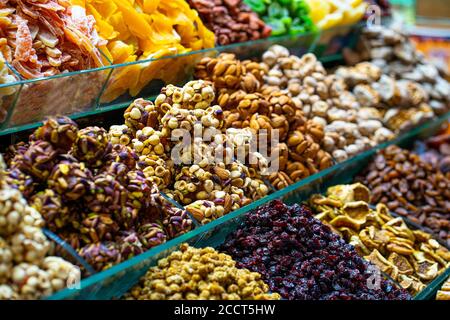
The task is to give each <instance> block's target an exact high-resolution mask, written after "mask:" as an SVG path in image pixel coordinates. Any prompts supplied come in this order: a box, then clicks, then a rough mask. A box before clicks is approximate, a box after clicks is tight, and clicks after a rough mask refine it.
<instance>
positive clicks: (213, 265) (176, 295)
mask: <svg viewBox="0 0 450 320" xmlns="http://www.w3.org/2000/svg"><path fill="white" fill-rule="evenodd" d="M268 288H269V287H268V285H267V284H265V283H264V282H263V281H262V280H261V275H260V274H259V273H257V272H250V271H249V270H247V269H239V268H237V267H236V262H235V261H234V260H233V259H232V258H231V257H230V256H229V255H227V254H224V253H219V252H217V251H216V250H214V249H213V248H211V247H207V248H201V249H197V248H193V247H190V246H189V245H187V244H182V245H181V247H180V251H175V252H172V253H171V254H170V255H169V256H168V257H167V258H163V259H160V260H159V261H158V265H157V266H155V267H152V268H150V269H149V270H148V271H147V273H146V274H145V276H144V277H142V279H141V280H140V282H139V284H138V285H136V286H135V287H133V288H132V289H131V290H130V292H129V293H127V294H126V295H125V296H124V299H128V300H172V299H176V300H210V299H211V300H212V299H220V300H241V299H242V300H278V299H280V295H279V294H277V293H268Z"/></svg>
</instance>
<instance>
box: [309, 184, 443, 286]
mask: <svg viewBox="0 0 450 320" xmlns="http://www.w3.org/2000/svg"><path fill="white" fill-rule="evenodd" d="M371 197H372V198H373V195H371V193H370V191H369V189H367V187H365V186H364V185H362V184H360V183H355V184H352V185H337V186H334V187H331V188H328V190H327V192H326V196H324V195H314V196H312V197H311V199H310V200H309V202H310V204H311V206H312V208H313V209H314V210H315V212H316V218H318V219H320V220H321V221H323V222H325V223H326V224H328V225H329V226H330V227H331V228H332V229H333V230H335V231H336V232H337V233H338V234H340V235H341V236H342V237H343V238H344V239H345V240H346V241H347V242H349V243H350V244H352V245H353V246H355V248H356V250H357V252H358V253H359V254H360V255H361V256H364V258H366V259H367V260H369V261H370V262H372V263H373V264H375V265H376V266H378V267H379V268H380V270H381V271H383V272H386V273H387V274H389V275H390V276H391V277H392V278H393V279H394V280H397V281H398V282H399V284H400V285H401V286H402V287H403V288H405V289H408V291H410V292H411V293H412V294H417V293H418V292H420V291H421V290H423V289H424V288H425V287H426V285H427V284H428V283H430V282H431V281H432V280H433V279H435V278H436V277H437V276H438V275H439V274H440V273H442V272H443V271H444V270H445V269H446V268H448V267H449V265H450V252H449V251H448V249H447V248H445V247H443V246H442V245H440V244H439V243H438V242H437V241H436V240H434V239H433V238H432V237H431V235H430V234H428V233H425V232H424V231H421V230H413V229H410V228H409V227H408V226H407V224H406V223H405V221H404V220H403V219H402V218H400V217H399V218H394V217H393V216H392V215H391V214H390V213H389V209H388V208H387V207H386V206H385V205H384V204H382V203H378V204H377V205H376V209H372V208H371V207H369V204H368V203H369V200H370V199H371Z"/></svg>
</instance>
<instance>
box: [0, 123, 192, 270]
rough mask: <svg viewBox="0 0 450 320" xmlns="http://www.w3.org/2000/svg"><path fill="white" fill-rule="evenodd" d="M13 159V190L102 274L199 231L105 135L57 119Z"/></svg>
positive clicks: (17, 148) (14, 149)
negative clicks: (192, 230) (178, 238)
mask: <svg viewBox="0 0 450 320" xmlns="http://www.w3.org/2000/svg"><path fill="white" fill-rule="evenodd" d="M5 155H6V159H7V164H8V169H7V170H5V172H4V175H5V181H6V183H8V184H9V185H10V186H11V187H12V188H15V189H18V190H20V191H21V192H23V194H24V196H25V197H26V198H27V200H28V202H29V204H30V205H31V206H32V207H33V208H34V209H36V210H37V211H39V212H40V214H41V215H42V217H43V219H44V220H45V226H46V227H47V228H49V229H50V230H51V231H53V232H55V233H56V234H57V235H59V236H60V237H61V238H62V239H64V240H65V241H67V242H68V243H69V244H70V245H72V246H73V247H74V248H75V249H76V250H77V251H78V253H79V254H80V256H81V257H83V258H84V259H85V260H86V261H87V262H88V263H90V264H91V265H92V266H93V267H94V268H95V269H96V270H102V269H105V268H108V267H110V266H111V265H113V264H115V263H119V262H121V261H124V260H127V259H128V258H129V257H131V256H133V255H137V254H139V253H141V252H143V251H145V250H147V249H149V248H151V247H153V246H155V245H158V244H160V243H163V242H165V241H166V240H167V239H171V238H174V237H176V236H177V235H179V234H182V233H184V232H186V231H189V230H190V229H191V227H192V221H191V219H190V218H189V216H188V214H187V212H186V211H184V210H181V209H178V208H176V207H173V206H171V205H170V204H168V203H167V202H166V201H164V200H163V198H161V196H160V195H159V191H158V188H157V186H156V185H155V184H154V183H153V182H152V181H150V180H149V179H147V178H146V176H145V175H144V174H143V172H142V170H141V168H140V166H141V165H142V164H141V163H140V162H139V157H138V156H137V154H136V153H135V151H134V150H133V149H131V148H130V147H127V146H124V145H121V144H115V143H113V142H112V141H111V138H110V134H109V133H108V132H107V131H106V130H105V129H103V128H99V127H87V128H84V129H79V128H78V126H77V124H76V123H75V122H73V121H72V120H70V119H69V118H66V117H58V118H50V119H48V120H47V121H45V122H44V124H43V126H41V127H39V128H38V129H36V130H35V131H34V133H33V134H32V135H31V136H30V138H29V141H28V142H27V143H24V142H21V143H18V144H16V145H13V146H11V147H10V148H9V150H8V151H7V152H6V154H5Z"/></svg>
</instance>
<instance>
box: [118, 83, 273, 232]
mask: <svg viewBox="0 0 450 320" xmlns="http://www.w3.org/2000/svg"><path fill="white" fill-rule="evenodd" d="M214 100H215V92H214V89H213V87H212V86H211V84H210V83H209V82H207V81H203V80H195V81H191V82H188V83H187V84H186V85H184V86H183V87H181V88H180V87H176V86H173V85H168V86H166V87H164V88H163V89H162V90H161V93H160V94H159V95H158V96H157V98H156V99H155V103H154V104H153V103H152V102H150V101H145V100H143V99H137V100H136V101H134V102H133V103H132V104H131V105H130V106H129V107H128V108H127V110H126V111H125V115H124V117H125V124H124V125H121V126H117V125H116V126H112V127H111V129H110V134H111V136H113V137H115V139H116V140H115V141H118V142H119V143H122V144H123V147H125V146H130V147H131V148H132V149H133V151H134V152H135V153H136V155H137V157H138V160H137V167H138V168H139V169H140V170H142V173H143V174H144V176H145V178H146V179H148V180H149V181H151V182H153V183H155V184H156V185H157V186H158V187H159V188H160V189H161V190H162V191H164V192H165V193H166V194H167V195H168V196H169V197H171V198H173V199H174V200H176V201H178V202H179V203H181V204H183V205H186V206H187V209H188V210H189V211H191V210H192V212H191V213H192V214H193V216H194V217H195V218H196V219H198V221H200V222H201V223H207V222H209V221H211V220H212V219H215V218H218V217H220V216H222V215H224V214H227V213H229V212H231V211H232V210H236V209H238V208H240V207H242V206H244V205H246V204H248V203H249V202H250V201H252V200H256V199H259V198H261V197H263V196H265V195H266V194H267V193H268V192H269V189H268V187H267V186H266V185H265V184H264V182H263V181H262V180H261V178H260V176H259V175H258V174H257V173H256V172H255V170H250V168H248V167H246V166H245V165H243V164H241V163H240V162H238V161H235V160H233V158H232V154H231V153H232V151H231V150H229V148H227V147H226V139H227V137H226V135H224V134H223V129H224V112H223V111H222V108H221V107H220V106H219V105H213V104H212V103H213V101H214ZM186 135H188V137H186ZM208 136H209V137H211V142H210V143H209V144H207V143H206V142H204V141H203V139H202V138H204V137H208ZM184 138H190V139H191V140H190V141H187V142H186V141H185V140H184ZM199 138H201V139H202V140H201V141H200V140H198V139H199ZM219 155H221V156H223V157H218V156H219ZM197 201H198V202H197ZM203 201H204V202H205V203H206V204H207V203H210V202H211V203H213V204H214V208H215V209H214V210H215V214H211V213H210V211H208V212H207V213H205V212H201V213H200V212H199V210H200V209H202V208H204V207H205V206H203V205H200V204H199V203H202V202H203ZM191 204H192V205H191Z"/></svg>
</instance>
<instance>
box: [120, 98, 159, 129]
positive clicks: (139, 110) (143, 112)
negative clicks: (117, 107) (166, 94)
mask: <svg viewBox="0 0 450 320" xmlns="http://www.w3.org/2000/svg"><path fill="white" fill-rule="evenodd" d="M124 118H125V124H124V125H125V126H126V127H128V128H129V129H130V130H131V131H133V132H136V131H137V130H141V129H143V128H145V127H152V128H157V127H158V125H159V119H160V117H159V113H158V111H157V109H156V107H155V105H154V104H153V102H151V101H149V100H144V99H142V98H139V99H136V100H134V101H133V103H131V104H130V106H129V107H128V108H127V109H126V110H125V113H124ZM121 127H122V126H115V127H114V129H113V130H114V132H115V133H116V132H118V131H119V129H121ZM122 134H124V132H123V131H122ZM125 134H126V133H125ZM116 136H117V135H116Z"/></svg>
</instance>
